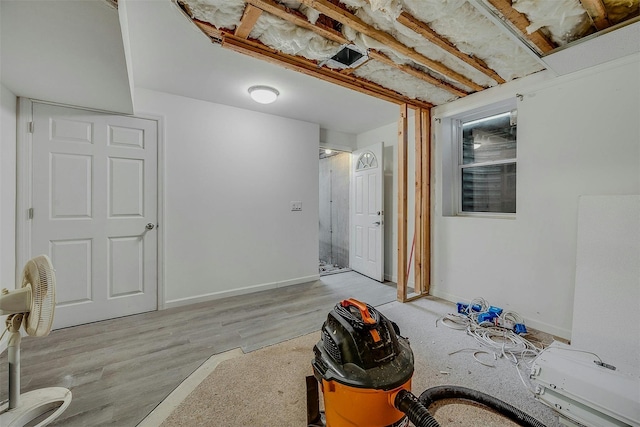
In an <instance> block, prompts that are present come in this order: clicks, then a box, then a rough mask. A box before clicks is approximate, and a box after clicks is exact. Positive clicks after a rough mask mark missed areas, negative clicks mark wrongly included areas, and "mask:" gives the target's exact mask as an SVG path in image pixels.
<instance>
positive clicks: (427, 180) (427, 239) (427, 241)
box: [420, 109, 432, 295]
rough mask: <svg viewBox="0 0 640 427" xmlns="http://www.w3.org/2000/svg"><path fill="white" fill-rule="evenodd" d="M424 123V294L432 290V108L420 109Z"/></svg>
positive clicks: (421, 120)
mask: <svg viewBox="0 0 640 427" xmlns="http://www.w3.org/2000/svg"><path fill="white" fill-rule="evenodd" d="M420 122H421V123H422V135H421V136H422V141H421V145H422V162H421V163H422V197H421V202H422V207H421V211H422V239H421V240H422V253H421V258H422V287H421V288H420V290H421V291H422V293H423V294H425V295H426V294H429V291H430V290H431V159H432V156H431V110H426V109H421V110H420Z"/></svg>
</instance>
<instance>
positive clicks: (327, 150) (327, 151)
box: [324, 148, 333, 154]
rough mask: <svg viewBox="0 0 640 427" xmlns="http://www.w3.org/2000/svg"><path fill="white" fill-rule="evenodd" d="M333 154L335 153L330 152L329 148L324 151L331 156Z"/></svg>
mask: <svg viewBox="0 0 640 427" xmlns="http://www.w3.org/2000/svg"><path fill="white" fill-rule="evenodd" d="M331 153H333V151H331V150H330V149H328V148H327V149H326V150H324V154H331Z"/></svg>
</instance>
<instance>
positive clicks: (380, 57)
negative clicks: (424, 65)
mask: <svg viewBox="0 0 640 427" xmlns="http://www.w3.org/2000/svg"><path fill="white" fill-rule="evenodd" d="M369 57H370V58H371V59H375V60H376V61H380V62H382V63H383V64H386V65H389V66H391V67H394V68H397V69H398V70H401V71H404V72H405V73H407V74H409V75H411V76H413V77H416V78H418V79H420V80H423V81H425V82H427V83H430V84H432V85H434V86H436V87H439V88H440V89H444V90H446V91H449V92H451V93H452V94H454V95H456V96H459V97H464V96H467V95H469V92H466V91H464V90H462V89H460V88H457V87H455V86H453V85H452V84H449V83H447V82H444V81H442V80H440V79H437V78H435V77H433V76H431V75H430V74H427V73H423V72H422V71H420V70H418V69H416V68H413V67H411V66H409V65H407V64H398V63H397V62H394V61H393V60H392V59H391V58H389V57H388V56H386V55H385V54H383V53H380V52H378V51H376V50H370V51H369Z"/></svg>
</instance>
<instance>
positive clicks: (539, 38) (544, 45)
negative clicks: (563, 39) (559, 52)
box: [488, 0, 556, 53]
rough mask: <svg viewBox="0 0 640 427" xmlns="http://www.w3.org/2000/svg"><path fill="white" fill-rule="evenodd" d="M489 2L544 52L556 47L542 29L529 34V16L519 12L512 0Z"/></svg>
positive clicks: (490, 0)
mask: <svg viewBox="0 0 640 427" xmlns="http://www.w3.org/2000/svg"><path fill="white" fill-rule="evenodd" d="M488 1H489V3H491V5H492V6H493V7H495V8H496V9H497V10H498V12H500V13H501V14H502V15H503V16H504V17H505V19H507V20H508V21H509V22H511V23H512V24H513V25H515V27H516V28H517V29H518V30H520V32H521V33H522V34H523V36H524V37H526V38H528V39H529V40H531V42H532V43H533V44H535V45H536V46H537V47H538V49H540V51H542V53H548V52H550V51H552V50H553V49H555V48H556V47H555V45H554V44H553V43H552V42H551V41H550V40H549V39H548V38H547V36H545V35H544V34H543V33H542V32H541V31H540V30H538V31H534V32H533V33H531V34H529V33H528V32H527V27H528V26H529V25H530V24H531V23H530V22H529V20H528V19H527V17H526V16H525V15H524V14H522V13H520V12H518V11H517V10H515V9H514V8H513V6H512V5H511V0H488Z"/></svg>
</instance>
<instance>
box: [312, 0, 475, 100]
mask: <svg viewBox="0 0 640 427" xmlns="http://www.w3.org/2000/svg"><path fill="white" fill-rule="evenodd" d="M301 3H303V4H304V5H306V6H309V7H311V8H313V9H315V10H317V11H319V12H320V13H323V14H325V15H327V16H328V17H330V18H331V19H333V20H335V21H338V22H340V23H341V24H343V25H347V26H349V27H351V28H353V29H354V30H356V31H358V32H360V33H362V34H364V35H366V36H368V37H371V38H372V39H374V40H376V41H378V42H380V43H382V44H384V45H386V46H388V47H390V48H391V49H393V50H395V51H396V52H398V53H399V54H401V55H404V56H406V57H407V58H410V59H411V60H413V61H415V62H416V63H418V64H421V65H423V66H425V67H427V68H429V69H431V70H433V71H435V72H437V73H440V74H442V75H443V76H445V77H447V78H449V79H451V80H454V81H456V82H459V83H461V84H463V85H465V86H467V87H469V88H471V89H473V90H475V91H481V90H484V87H483V86H481V85H479V84H477V83H475V82H473V81H472V80H471V79H468V78H467V77H465V76H463V75H462V74H460V73H458V72H456V71H453V70H452V69H450V68H448V67H446V66H445V65H444V64H442V63H440V62H438V61H434V60H432V59H430V58H427V57H426V56H424V55H422V54H421V53H419V52H417V51H416V50H415V49H412V48H410V47H408V46H405V45H404V44H402V43H401V42H399V41H398V40H397V39H395V38H394V37H393V36H392V35H391V34H388V33H385V32H383V31H380V30H378V29H376V28H375V27H373V26H372V25H369V24H367V23H366V22H364V21H363V20H362V19H360V18H358V17H357V16H355V15H354V14H352V13H349V12H347V11H346V10H344V9H342V8H340V7H339V6H336V5H334V4H333V3H330V2H329V1H327V0H301Z"/></svg>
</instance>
